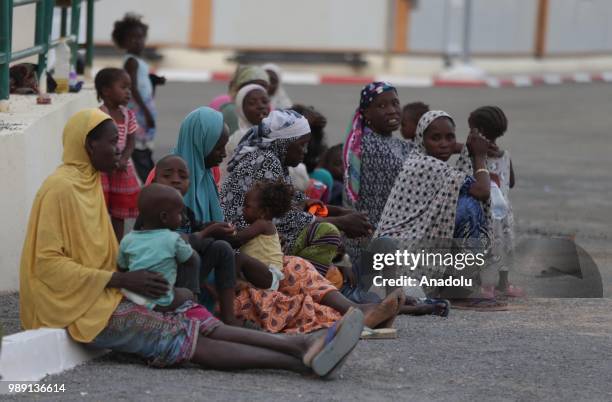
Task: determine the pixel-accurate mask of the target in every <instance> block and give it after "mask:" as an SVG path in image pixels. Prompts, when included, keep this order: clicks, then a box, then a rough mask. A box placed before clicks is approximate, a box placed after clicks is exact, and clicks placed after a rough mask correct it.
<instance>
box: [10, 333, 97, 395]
mask: <svg viewBox="0 0 612 402" xmlns="http://www.w3.org/2000/svg"><path fill="white" fill-rule="evenodd" d="M105 353H107V352H106V351H104V350H91V349H87V348H86V347H85V346H83V345H81V344H79V343H77V342H75V341H73V340H72V339H71V338H70V336H69V335H68V333H67V332H66V330H64V329H52V328H41V329H36V330H29V331H24V332H19V333H17V334H13V335H8V336H5V337H4V338H3V339H2V353H1V354H0V375H2V381H13V382H19V381H40V380H41V379H43V378H44V377H45V376H47V375H49V374H57V373H61V372H62V371H64V370H68V369H71V368H73V367H76V366H78V365H79V364H82V363H85V362H86V361H89V360H91V359H95V358H96V357H99V356H102V355H104V354H105ZM0 393H2V390H1V389H0Z"/></svg>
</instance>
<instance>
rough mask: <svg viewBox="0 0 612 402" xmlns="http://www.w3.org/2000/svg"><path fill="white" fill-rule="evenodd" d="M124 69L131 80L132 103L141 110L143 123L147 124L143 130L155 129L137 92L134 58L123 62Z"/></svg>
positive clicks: (153, 122) (152, 120) (151, 118)
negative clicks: (143, 118)
mask: <svg viewBox="0 0 612 402" xmlns="http://www.w3.org/2000/svg"><path fill="white" fill-rule="evenodd" d="M124 68H125V71H127V73H128V75H129V76H130V79H131V80H132V87H131V90H132V99H134V102H136V104H137V105H138V106H139V107H140V108H141V109H142V111H143V113H144V116H145V121H146V123H147V127H144V128H145V129H146V128H153V127H155V120H154V119H153V115H152V114H151V111H150V110H149V108H147V106H146V105H145V103H144V101H143V100H142V96H140V92H138V61H136V59H135V58H133V57H130V58H129V59H127V61H126V62H125V66H124Z"/></svg>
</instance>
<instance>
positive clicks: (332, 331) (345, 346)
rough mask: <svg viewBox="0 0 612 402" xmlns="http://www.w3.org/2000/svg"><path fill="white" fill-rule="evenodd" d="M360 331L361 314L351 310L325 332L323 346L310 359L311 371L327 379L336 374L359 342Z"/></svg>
mask: <svg viewBox="0 0 612 402" xmlns="http://www.w3.org/2000/svg"><path fill="white" fill-rule="evenodd" d="M361 331H363V313H362V312H361V310H358V309H351V310H350V311H348V312H347V313H346V314H345V315H344V317H342V319H341V320H340V321H337V322H336V323H334V325H333V326H331V327H330V328H329V329H328V330H327V334H326V336H325V346H324V347H323V349H322V350H321V351H320V352H319V353H318V354H317V355H316V356H315V357H314V358H313V359H312V365H311V368H312V371H314V372H315V374H317V375H318V376H320V377H324V378H329V377H330V376H333V375H334V374H335V373H336V372H338V370H339V369H340V367H342V365H343V364H344V362H345V360H346V357H347V356H348V355H349V354H350V353H351V351H352V350H353V349H354V348H355V346H356V345H357V342H359V337H360V336H361ZM332 372H333V373H332Z"/></svg>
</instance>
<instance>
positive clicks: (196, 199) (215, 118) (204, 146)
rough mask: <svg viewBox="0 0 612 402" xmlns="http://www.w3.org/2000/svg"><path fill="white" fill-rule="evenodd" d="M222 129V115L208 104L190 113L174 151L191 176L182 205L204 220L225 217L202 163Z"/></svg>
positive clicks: (210, 178)
mask: <svg viewBox="0 0 612 402" xmlns="http://www.w3.org/2000/svg"><path fill="white" fill-rule="evenodd" d="M222 132H223V115H222V114H221V113H219V112H217V111H216V110H213V109H211V108H209V107H201V108H199V109H196V110H194V111H193V112H191V113H189V114H188V115H187V117H185V120H183V122H182V123H181V128H180V130H179V136H178V142H177V145H176V150H175V153H176V154H177V155H180V156H181V157H182V158H183V159H185V161H186V162H187V166H188V167H189V174H190V179H191V180H190V182H189V190H188V191H187V194H185V205H186V206H188V207H189V208H191V209H192V210H193V212H194V214H195V217H196V219H197V220H199V221H203V222H210V221H219V222H221V221H223V219H224V217H223V210H222V209H221V205H220V204H219V193H218V190H217V186H216V185H215V180H214V178H213V174H212V172H211V171H210V169H207V168H206V167H205V166H204V159H205V158H206V157H207V156H208V154H209V153H210V152H211V151H212V150H213V148H214V147H215V145H217V141H219V138H220V137H221V133H222Z"/></svg>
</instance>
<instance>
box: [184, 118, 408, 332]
mask: <svg viewBox="0 0 612 402" xmlns="http://www.w3.org/2000/svg"><path fill="white" fill-rule="evenodd" d="M275 113H287V112H275ZM291 113H292V114H291V116H297V115H296V114H293V112H291ZM227 141H228V133H227V127H226V126H225V125H224V124H223V118H222V116H221V114H220V113H218V112H216V111H214V110H212V109H210V108H207V107H202V108H199V109H196V110H194V111H193V112H191V113H190V114H189V115H187V117H186V118H185V120H184V121H183V123H182V124H181V130H180V134H179V139H178V144H177V148H176V152H177V154H179V155H180V156H182V157H183V158H184V159H185V160H186V161H187V165H188V169H189V172H190V174H191V180H190V182H189V188H188V190H187V192H186V194H185V197H184V199H185V205H186V206H188V207H189V208H190V209H191V210H192V211H193V212H194V218H195V219H196V220H199V221H203V222H205V223H208V222H218V223H219V224H220V225H225V226H226V227H227V228H228V230H229V232H233V231H234V229H233V226H231V225H230V224H229V223H222V222H223V210H222V209H221V205H220V203H219V197H218V193H217V187H216V186H215V185H214V182H213V178H212V173H211V169H212V168H213V167H215V166H218V165H219V163H221V161H222V160H223V158H225V145H226V144H227ZM243 179H244V180H246V181H249V182H252V184H254V183H255V182H256V181H257V180H259V178H257V177H255V175H254V174H252V173H248V174H247V173H246V172H244V176H243ZM249 188H250V187H249ZM247 190H248V189H247ZM242 199H243V200H244V196H242ZM240 210H242V204H241V206H240ZM244 227H246V225H245V226H241V227H239V228H237V229H243V228H244ZM213 236H214V235H213ZM223 238H224V239H227V240H229V241H230V242H231V243H233V244H234V245H235V246H236V247H238V246H239V244H237V243H236V242H235V241H234V239H231V238H228V237H227V233H225V236H224V237H223ZM241 258H249V257H248V256H247V255H244V256H243V255H242V254H241ZM257 264H259V266H258V265H257ZM236 270H237V271H241V272H242V273H243V274H244V276H245V277H246V279H247V280H249V282H250V284H249V286H248V287H245V288H242V289H240V292H239V293H238V294H237V296H236V301H235V304H234V311H235V313H236V315H237V316H238V318H240V319H246V320H250V321H252V322H255V323H256V324H257V325H259V326H260V327H261V328H262V329H264V330H266V331H269V332H288V333H296V332H310V331H314V330H317V329H320V328H325V327H328V326H329V325H331V324H332V323H333V322H334V321H336V320H337V319H338V318H339V317H340V314H344V313H346V311H348V309H349V308H350V307H354V304H352V303H351V302H349V301H348V300H346V299H345V298H344V297H343V296H342V295H341V294H340V293H339V292H338V291H337V290H336V288H335V287H334V286H333V285H331V284H330V283H329V282H328V281H326V280H325V279H324V278H322V277H321V276H320V275H319V274H318V273H317V271H316V270H315V269H314V268H313V267H312V265H310V264H309V263H308V262H307V261H304V260H302V259H301V258H296V257H288V256H286V257H285V258H284V259H283V267H282V271H283V275H284V277H285V278H284V279H283V280H281V281H280V282H279V283H278V287H277V288H276V286H275V288H273V289H271V287H272V285H273V281H274V276H273V274H272V272H270V271H269V270H268V267H267V266H266V265H264V264H262V263H261V262H259V261H255V263H251V264H248V266H247V267H245V265H244V264H243V265H240V266H238V267H236ZM262 270H263V273H264V274H267V275H261V274H262V272H261V271H262ZM254 271H257V272H254ZM254 276H257V278H258V280H257V281H254V280H253V279H252V277H254ZM262 277H263V278H262ZM259 279H262V281H259ZM396 298H397V295H392V296H390V297H389V298H388V300H387V301H386V302H385V303H384V304H380V305H364V306H362V309H363V311H364V313H365V324H366V325H367V326H369V327H376V326H381V325H390V323H391V322H392V321H391V320H392V319H393V318H394V317H395V315H396V313H397V303H398V301H397V300H396Z"/></svg>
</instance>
